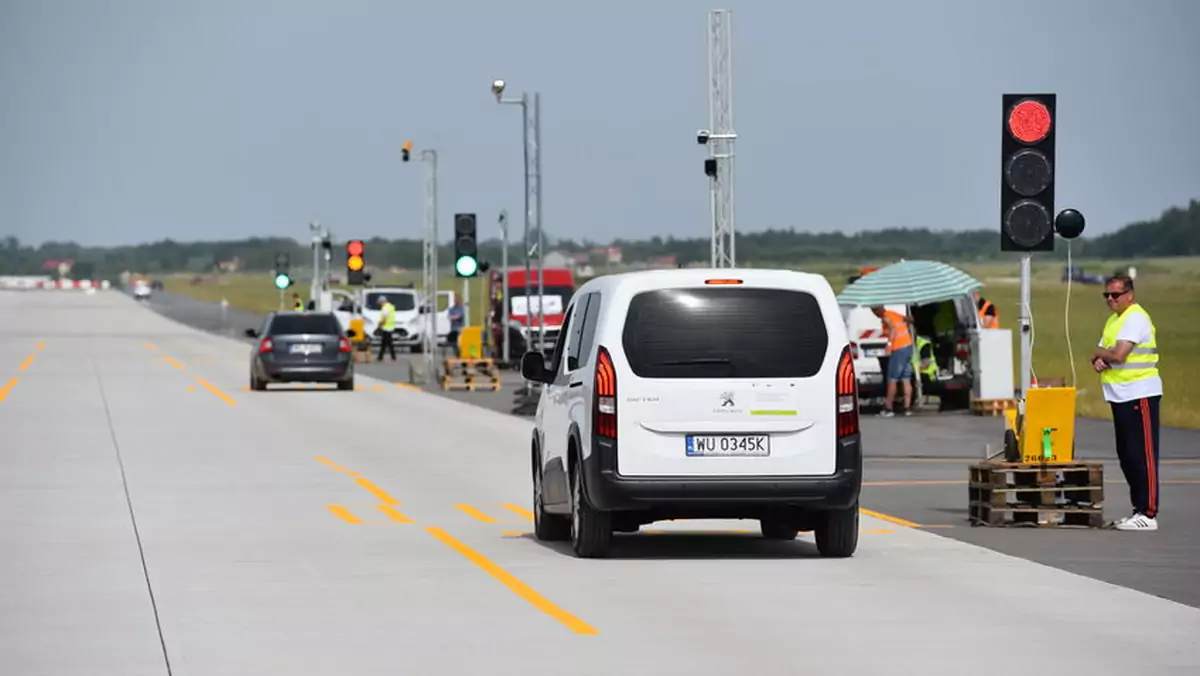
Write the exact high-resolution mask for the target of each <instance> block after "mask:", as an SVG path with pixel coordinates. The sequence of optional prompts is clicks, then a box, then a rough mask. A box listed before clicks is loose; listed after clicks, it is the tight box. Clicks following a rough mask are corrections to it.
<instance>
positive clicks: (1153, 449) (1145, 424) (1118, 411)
mask: <svg viewBox="0 0 1200 676" xmlns="http://www.w3.org/2000/svg"><path fill="white" fill-rule="evenodd" d="M1161 400H1162V397H1161V396H1157V397H1146V398H1144V399H1134V400H1132V401H1123V402H1119V403H1112V402H1110V403H1109V406H1111V407H1112V412H1113V431H1114V432H1115V433H1116V438H1117V458H1119V459H1120V461H1121V471H1122V472H1124V473H1125V480H1126V481H1128V482H1129V499H1130V502H1132V503H1133V508H1134V509H1135V510H1137V511H1138V512H1140V513H1141V514H1144V515H1146V516H1149V517H1151V518H1153V517H1156V516H1158V404H1159V401H1161Z"/></svg>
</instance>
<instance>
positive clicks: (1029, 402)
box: [1004, 387, 1076, 463]
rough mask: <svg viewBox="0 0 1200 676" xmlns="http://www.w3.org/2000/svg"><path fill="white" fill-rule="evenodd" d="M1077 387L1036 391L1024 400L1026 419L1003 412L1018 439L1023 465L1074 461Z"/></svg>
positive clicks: (1046, 388)
mask: <svg viewBox="0 0 1200 676" xmlns="http://www.w3.org/2000/svg"><path fill="white" fill-rule="evenodd" d="M1075 395H1076V390H1075V388H1074V387H1034V388H1030V390H1029V393H1028V395H1027V396H1026V398H1025V419H1024V421H1021V420H1019V417H1018V414H1017V411H1016V410H1015V409H1011V410H1006V411H1005V412H1004V419H1005V423H1006V425H1007V426H1008V428H1009V429H1010V430H1012V431H1013V432H1014V433H1015V434H1016V436H1017V442H1018V444H1019V448H1020V450H1021V462H1023V463H1063V462H1074V461H1075Z"/></svg>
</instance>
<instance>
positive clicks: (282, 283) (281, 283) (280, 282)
mask: <svg viewBox="0 0 1200 676" xmlns="http://www.w3.org/2000/svg"><path fill="white" fill-rule="evenodd" d="M291 285H292V278H291V277H288V276H287V275H285V274H282V273H281V274H278V275H275V288H276V289H279V290H283V289H286V288H288V287H289V286H291Z"/></svg>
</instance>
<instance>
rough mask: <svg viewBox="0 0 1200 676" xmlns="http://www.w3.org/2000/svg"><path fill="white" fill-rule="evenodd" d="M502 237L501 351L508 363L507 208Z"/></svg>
mask: <svg viewBox="0 0 1200 676" xmlns="http://www.w3.org/2000/svg"><path fill="white" fill-rule="evenodd" d="M500 237H501V239H502V240H503V244H502V246H503V247H504V248H503V249H501V251H500V270H501V271H502V272H501V273H500V274H501V276H502V277H503V280H504V282H503V283H504V297H503V298H501V299H500V301H501V302H500V304H501V306H502V307H503V313H504V314H503V317H504V319H503V320H502V323H501V327H502V328H501V329H500V335H501V336H503V338H501V340H503V341H504V343H503V347H502V348H501V349H502V350H503V352H502V353H501V359H502V360H503V362H504V363H505V364H506V365H507V364H509V363H510V359H511V358H512V354H511V352H510V351H509V347H508V344H509V340H508V302H509V301H508V211H506V210H501V211H500ZM488 301H489V302H490V301H491V299H490V298H489V299H488Z"/></svg>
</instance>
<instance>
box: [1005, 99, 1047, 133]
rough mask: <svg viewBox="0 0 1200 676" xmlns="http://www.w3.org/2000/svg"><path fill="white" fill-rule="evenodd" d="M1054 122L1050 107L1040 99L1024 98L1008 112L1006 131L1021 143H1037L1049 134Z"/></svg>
mask: <svg viewBox="0 0 1200 676" xmlns="http://www.w3.org/2000/svg"><path fill="white" fill-rule="evenodd" d="M1053 124H1054V120H1053V119H1051V116H1050V109H1049V108H1047V107H1046V106H1045V104H1043V103H1042V102H1041V101H1035V100H1032V99H1026V100H1024V101H1022V102H1020V103H1018V104H1017V105H1015V106H1013V109H1012V112H1010V113H1009V114H1008V132H1009V133H1010V134H1012V135H1013V137H1014V138H1016V139H1017V140H1018V141H1020V142H1022V143H1038V142H1040V141H1041V140H1042V139H1044V138H1046V136H1048V135H1049V134H1050V127H1051V126H1052V125H1053Z"/></svg>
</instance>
